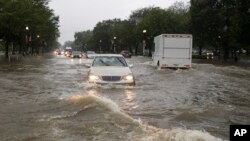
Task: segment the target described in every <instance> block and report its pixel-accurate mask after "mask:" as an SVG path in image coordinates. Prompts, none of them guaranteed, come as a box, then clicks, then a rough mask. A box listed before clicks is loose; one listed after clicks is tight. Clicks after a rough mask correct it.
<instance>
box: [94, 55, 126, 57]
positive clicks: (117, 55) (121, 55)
mask: <svg viewBox="0 0 250 141" xmlns="http://www.w3.org/2000/svg"><path fill="white" fill-rule="evenodd" d="M95 56H96V57H99V56H100V57H102V56H103V57H123V56H122V55H121V54H96V55H95Z"/></svg>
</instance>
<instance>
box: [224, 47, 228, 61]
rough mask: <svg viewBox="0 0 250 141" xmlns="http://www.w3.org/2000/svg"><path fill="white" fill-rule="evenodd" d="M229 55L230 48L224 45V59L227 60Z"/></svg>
mask: <svg viewBox="0 0 250 141" xmlns="http://www.w3.org/2000/svg"><path fill="white" fill-rule="evenodd" d="M228 57H229V50H228V49H227V48H226V47H224V55H223V59H224V61H225V62H227V59H228Z"/></svg>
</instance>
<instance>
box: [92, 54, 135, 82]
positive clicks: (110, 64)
mask: <svg viewBox="0 0 250 141" xmlns="http://www.w3.org/2000/svg"><path fill="white" fill-rule="evenodd" d="M130 67H132V65H130V66H128V64H127V62H126V60H125V58H124V57H123V56H122V55H119V54H100V55H97V56H95V59H94V60H93V62H92V64H91V66H90V70H89V72H88V81H89V82H90V83H100V84H105V83H112V84H129V85H135V78H134V76H133V74H132V72H131V70H130Z"/></svg>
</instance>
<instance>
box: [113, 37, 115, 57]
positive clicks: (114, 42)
mask: <svg viewBox="0 0 250 141" xmlns="http://www.w3.org/2000/svg"><path fill="white" fill-rule="evenodd" d="M115 40H116V36H114V50H113V52H114V53H116V47H115Z"/></svg>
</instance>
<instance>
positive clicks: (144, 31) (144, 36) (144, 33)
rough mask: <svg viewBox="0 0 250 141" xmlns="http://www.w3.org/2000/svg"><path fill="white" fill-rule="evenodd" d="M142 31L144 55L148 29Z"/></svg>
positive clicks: (144, 53)
mask: <svg viewBox="0 0 250 141" xmlns="http://www.w3.org/2000/svg"><path fill="white" fill-rule="evenodd" d="M142 33H143V41H142V53H143V56H144V55H146V45H147V44H146V33H147V30H146V29H144V30H143V31H142Z"/></svg>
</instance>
